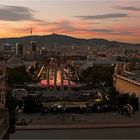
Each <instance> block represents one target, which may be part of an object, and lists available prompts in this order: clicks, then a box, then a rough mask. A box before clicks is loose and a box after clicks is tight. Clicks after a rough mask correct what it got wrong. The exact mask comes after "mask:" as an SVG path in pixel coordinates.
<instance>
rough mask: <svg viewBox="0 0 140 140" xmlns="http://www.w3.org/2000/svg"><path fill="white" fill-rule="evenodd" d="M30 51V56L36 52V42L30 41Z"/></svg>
mask: <svg viewBox="0 0 140 140" xmlns="http://www.w3.org/2000/svg"><path fill="white" fill-rule="evenodd" d="M31 49H32V54H35V53H36V51H37V47H36V42H35V41H31Z"/></svg>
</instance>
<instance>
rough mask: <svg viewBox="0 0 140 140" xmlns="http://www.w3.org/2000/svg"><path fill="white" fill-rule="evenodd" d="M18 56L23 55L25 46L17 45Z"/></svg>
mask: <svg viewBox="0 0 140 140" xmlns="http://www.w3.org/2000/svg"><path fill="white" fill-rule="evenodd" d="M16 55H23V45H22V44H20V43H16Z"/></svg>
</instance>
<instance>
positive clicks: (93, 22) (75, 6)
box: [0, 0, 140, 43]
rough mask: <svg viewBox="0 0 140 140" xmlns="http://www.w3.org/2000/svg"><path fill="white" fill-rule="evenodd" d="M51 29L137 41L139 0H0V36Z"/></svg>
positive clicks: (38, 33)
mask: <svg viewBox="0 0 140 140" xmlns="http://www.w3.org/2000/svg"><path fill="white" fill-rule="evenodd" d="M31 28H32V31H33V35H48V34H51V33H53V32H55V33H58V34H64V35H70V36H74V37H80V38H105V39H109V40H117V41H125V42H132V43H140V0H89V1H88V0H0V38H3V37H17V36H26V35H30V30H31Z"/></svg>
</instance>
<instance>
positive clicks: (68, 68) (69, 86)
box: [68, 68, 71, 90]
mask: <svg viewBox="0 0 140 140" xmlns="http://www.w3.org/2000/svg"><path fill="white" fill-rule="evenodd" d="M68 85H69V90H70V89H71V85H70V68H68Z"/></svg>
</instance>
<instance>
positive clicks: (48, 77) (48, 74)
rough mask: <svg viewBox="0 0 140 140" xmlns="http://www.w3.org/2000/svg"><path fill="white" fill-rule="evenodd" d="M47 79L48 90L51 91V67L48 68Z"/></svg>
mask: <svg viewBox="0 0 140 140" xmlns="http://www.w3.org/2000/svg"><path fill="white" fill-rule="evenodd" d="M46 77H47V90H50V67H47V73H46Z"/></svg>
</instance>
